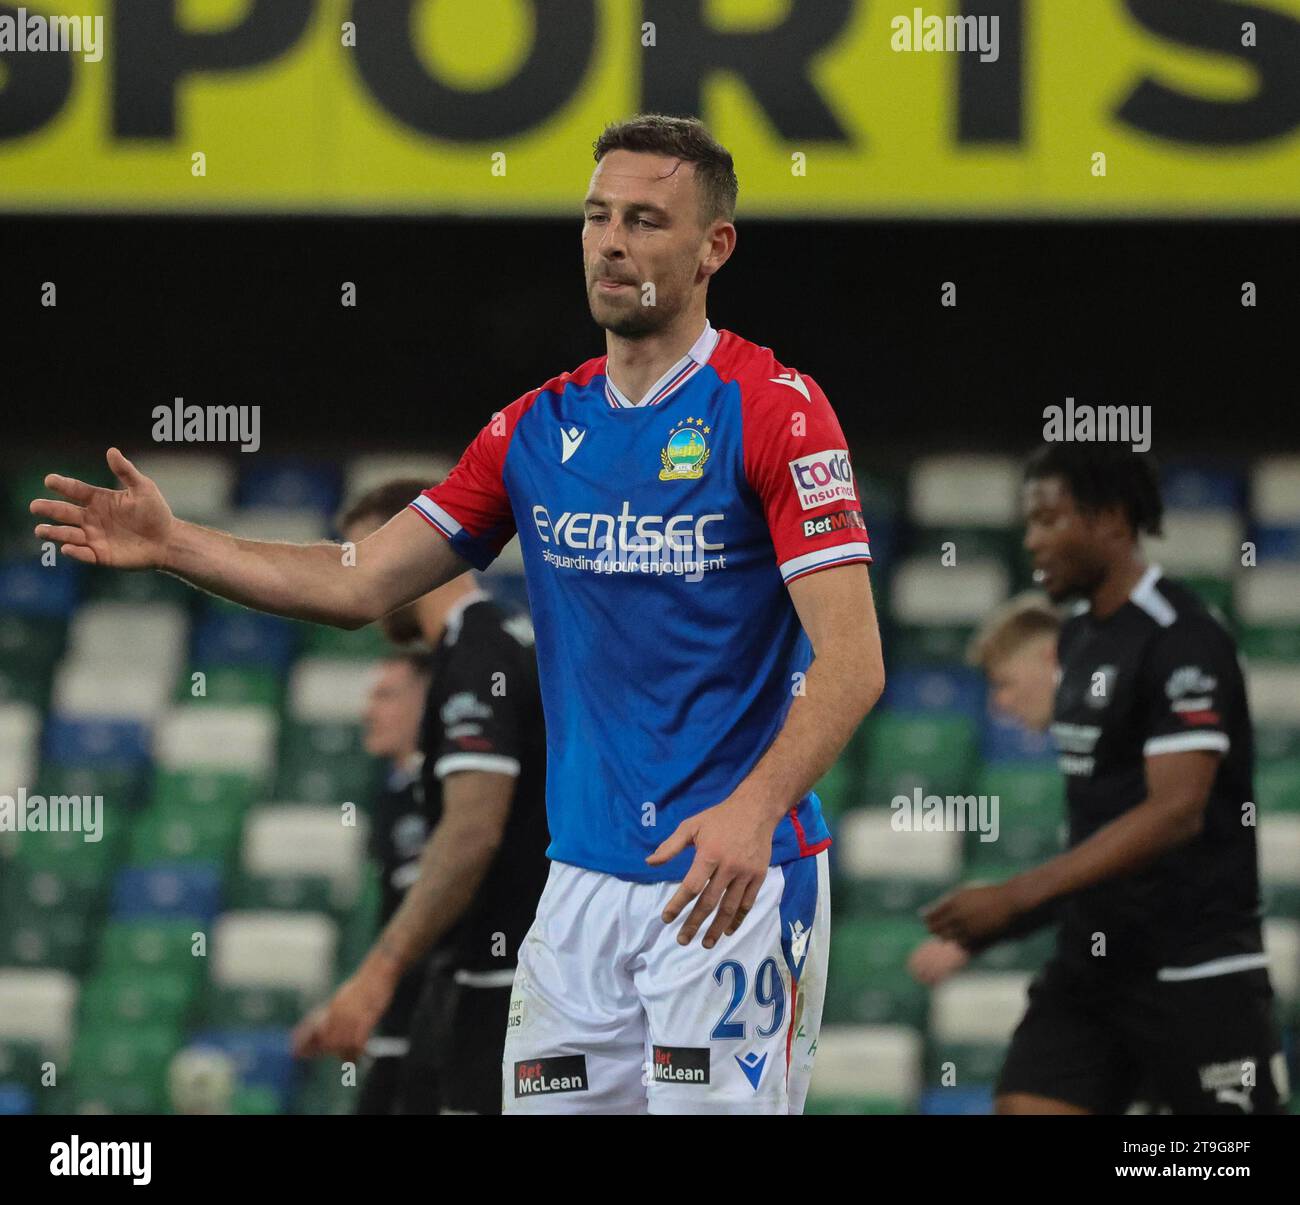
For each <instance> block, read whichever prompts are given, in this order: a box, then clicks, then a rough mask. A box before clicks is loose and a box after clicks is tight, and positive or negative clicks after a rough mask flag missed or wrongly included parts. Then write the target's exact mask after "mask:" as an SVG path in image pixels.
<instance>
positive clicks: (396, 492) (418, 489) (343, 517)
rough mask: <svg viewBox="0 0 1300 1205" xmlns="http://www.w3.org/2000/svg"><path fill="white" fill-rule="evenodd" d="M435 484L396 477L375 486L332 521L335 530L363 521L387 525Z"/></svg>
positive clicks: (354, 500)
mask: <svg viewBox="0 0 1300 1205" xmlns="http://www.w3.org/2000/svg"><path fill="white" fill-rule="evenodd" d="M434 484H435V482H432V481H422V480H421V479H420V478H419V477H397V478H395V479H394V480H392V481H385V482H384V483H383V484H382V485H376V486H375V487H374V488H373V489H368V490H366V492H365V493H364V494H362V495H361V496H360V497H358V498H354V499H353V500H352V501H351V502H349V503H348V505H347V506H346V507H344V509H343V510H342V511H341V512H340V513H339V517H338V518H337V519H335V520H334V526H335V529H336V530H338V531H339V532H340V533H342V532H344V531H346V530H347V529H348V528H349V527H351V526H352V524H353V523H357V522H359V521H360V520H362V519H378V520H379V521H380V522H381V524H382V523H387V522H388V520H389V519H391V518H392V517H393V516H394V515H400V514H401V513H402V511H404V510H405V509H406V508H407V507H408V506H409V505H410V504H411V499H412V498H414V497H415V496H416V495H417V494H420V493H422V492H423V491H424V490H427V489H428V488H429V487H430V486H431V485H434Z"/></svg>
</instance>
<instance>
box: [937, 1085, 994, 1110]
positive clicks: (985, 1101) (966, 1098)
mask: <svg viewBox="0 0 1300 1205" xmlns="http://www.w3.org/2000/svg"><path fill="white" fill-rule="evenodd" d="M920 1112H921V1113H923V1114H926V1115H928V1116H930V1117H956V1116H965V1117H969V1116H971V1115H974V1114H985V1113H992V1112H993V1089H992V1088H990V1087H977V1088H956V1087H954V1088H927V1089H926V1090H925V1091H924V1092H922V1093H921V1108H920Z"/></svg>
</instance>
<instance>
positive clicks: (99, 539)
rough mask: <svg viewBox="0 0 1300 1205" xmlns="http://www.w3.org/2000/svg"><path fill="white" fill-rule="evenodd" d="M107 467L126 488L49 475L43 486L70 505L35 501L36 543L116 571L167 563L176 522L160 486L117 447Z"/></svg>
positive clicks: (32, 507) (43, 500) (155, 567)
mask: <svg viewBox="0 0 1300 1205" xmlns="http://www.w3.org/2000/svg"><path fill="white" fill-rule="evenodd" d="M107 460H108V467H109V468H110V469H112V471H113V476H115V477H116V478H117V479H118V481H120V482H121V483H122V489H120V490H110V489H104V488H103V487H102V486H98V485H88V484H87V483H86V482H84V481H78V480H77V479H76V478H75V477H60V476H59V475H58V474H56V473H51V474H50V475H49V476H48V477H46V478H45V484H46V485H47V486H48V487H49V488H50V489H52V490H56V491H57V492H58V493H60V494H62V495H63V496H64V497H65V498H68V499H70V501H68V502H60V501H57V500H55V499H51V498H37V499H35V500H33V502H32V504H31V512H32V514H34V515H40V516H41V517H42V518H44V519H51V520H53V522H51V523H38V524H37V526H36V535H37V538H38V539H42V540H55V541H58V542H59V543H60V544H62V546H63V549H62V550H63V552H64V554H65V555H66V556H70V557H71V558H72V559H73V560H74V561H82V562H84V563H85V564H87V565H102V566H108V567H111V568H114V569H157V568H159V567H160V566H162V565H163V563H164V561H165V558H166V554H167V543H168V540H169V538H170V536H171V530H172V524H173V523H174V522H175V519H174V517H173V516H172V512H171V507H169V506H168V505H167V500H166V499H165V498H164V497H163V496H162V493H161V492H160V491H159V489H158V487H157V486H156V485H155V484H154V483H153V482H152V481H151V480H150V479H149V478H148V477H146V476H145V475H144V474H143V473H142V472H140V470H139V469H137V468H136V467H135V465H133V464H132V463H131V462H130V461H129V460H127V458H126V457H125V456H123V455H122V453H121V452H119V451H118V450H117V448H109V450H108V456H107Z"/></svg>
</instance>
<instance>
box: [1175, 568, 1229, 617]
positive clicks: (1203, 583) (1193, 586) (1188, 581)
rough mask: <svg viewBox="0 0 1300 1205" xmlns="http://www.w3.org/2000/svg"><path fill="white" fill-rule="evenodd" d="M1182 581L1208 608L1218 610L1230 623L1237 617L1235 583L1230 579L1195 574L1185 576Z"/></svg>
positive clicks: (1206, 574)
mask: <svg viewBox="0 0 1300 1205" xmlns="http://www.w3.org/2000/svg"><path fill="white" fill-rule="evenodd" d="M1181 581H1182V583H1183V585H1184V586H1186V587H1187V588H1188V589H1189V590H1191V591H1192V592H1193V593H1194V594H1196V595H1197V596H1198V597H1199V598H1200V600H1201V601H1202V602H1203V603H1205V605H1206V606H1207V607H1210V608H1211V609H1214V610H1217V611H1218V612H1219V613H1220V614H1221V615H1222V616H1223V617H1224V618H1225V619H1226V620H1228V622H1229V623H1231V622H1232V621H1233V619H1234V618H1235V616H1236V606H1235V601H1234V598H1233V590H1234V586H1233V581H1232V579H1231V578H1230V577H1217V576H1215V575H1214V574H1208V573H1193V574H1187V575H1185V576H1184V577H1183V578H1182V579H1181Z"/></svg>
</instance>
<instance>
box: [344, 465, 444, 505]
mask: <svg viewBox="0 0 1300 1205" xmlns="http://www.w3.org/2000/svg"><path fill="white" fill-rule="evenodd" d="M455 463H456V462H455V461H454V460H453V459H451V457H449V456H425V455H418V456H410V455H403V454H400V453H391V454H383V453H380V454H375V455H368V456H357V457H354V458H353V460H352V461H351V462H349V464H348V467H347V474H346V479H345V481H344V486H343V496H344V498H345V499H346V502H347V503H350V502H353V501H355V500H356V499H357V498H359V497H360V496H361V495H362V494H365V493H368V492H369V491H370V490H372V489H375V488H376V487H377V486H380V485H383V484H384V483H385V482H387V481H396V480H398V479H399V478H406V477H410V478H413V479H415V480H419V481H424V482H426V483H427V485H426V488H428V487H430V486H433V485H434V484H436V483H437V482H439V481H441V480H443V478H444V477H446V476H447V474H448V473H450V472H451V470H452V468H453V467H454V465H455ZM345 505H346V503H345Z"/></svg>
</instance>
